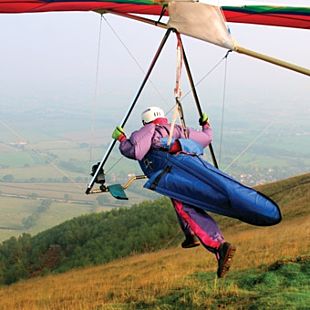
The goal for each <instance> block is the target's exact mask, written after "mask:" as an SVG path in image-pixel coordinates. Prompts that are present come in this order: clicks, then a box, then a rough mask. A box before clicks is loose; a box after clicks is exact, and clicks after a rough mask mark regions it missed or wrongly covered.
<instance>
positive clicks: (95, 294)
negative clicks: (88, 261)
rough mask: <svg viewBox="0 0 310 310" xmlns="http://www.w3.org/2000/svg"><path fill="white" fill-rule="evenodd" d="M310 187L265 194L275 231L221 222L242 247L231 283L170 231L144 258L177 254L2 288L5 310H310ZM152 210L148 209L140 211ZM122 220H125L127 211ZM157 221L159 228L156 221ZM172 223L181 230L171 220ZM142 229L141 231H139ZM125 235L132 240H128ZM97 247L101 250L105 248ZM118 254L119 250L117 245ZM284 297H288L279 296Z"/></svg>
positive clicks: (285, 186) (287, 185) (287, 186)
mask: <svg viewBox="0 0 310 310" xmlns="http://www.w3.org/2000/svg"><path fill="white" fill-rule="evenodd" d="M309 181H310V174H306V175H302V176H298V177H294V178H291V179H288V180H284V181H281V182H276V183H272V184H270V185H266V186H262V187H260V188H259V190H261V191H263V192H265V193H268V194H269V195H271V197H272V198H273V199H275V200H276V201H278V202H280V206H281V209H282V213H283V221H282V223H280V224H279V225H277V226H274V227H265V228H261V227H253V226H250V225H246V224H243V223H240V222H239V221H236V220H231V219H224V218H221V224H220V225H221V226H222V227H223V228H224V229H223V230H224V235H225V236H226V239H227V240H229V241H231V242H233V243H234V244H235V245H236V246H237V253H236V257H235V259H234V264H233V267H232V270H231V272H230V273H229V275H228V277H227V278H226V279H225V280H217V279H216V277H215V270H216V261H215V259H214V257H213V256H212V255H210V254H209V253H206V251H205V250H204V249H203V248H202V247H198V248H194V249H191V250H184V249H181V248H180V247H174V246H173V245H174V244H176V242H179V240H180V239H179V238H180V234H179V232H178V231H173V230H172V231H171V232H170V233H171V236H173V237H174V238H173V239H172V240H169V238H167V239H166V240H163V239H162V240H161V239H159V240H158V242H159V243H160V244H159V245H160V246H158V244H156V245H155V246H154V244H153V245H149V246H146V245H147V243H146V244H144V245H145V246H146V248H144V249H143V250H142V252H148V251H150V250H151V251H154V250H155V249H156V248H159V247H162V248H166V247H167V246H173V247H170V248H169V249H162V250H159V251H157V252H154V253H145V254H139V255H134V256H132V254H134V253H132V252H130V253H128V254H131V257H129V258H126V259H125V258H119V259H118V260H114V261H112V262H110V263H106V264H104V265H100V266H96V267H90V268H86V269H78V270H72V271H69V272H66V273H62V274H59V275H47V276H46V277H43V278H34V279H30V280H27V281H22V282H19V283H17V284H13V285H11V286H9V287H3V288H2V289H0V298H1V305H0V309H17V308H22V309H42V308H44V309H146V308H150V309H182V308H183V309H190V308H192V309H206V308H208V307H210V308H211V307H214V308H216V307H222V308H227V309H230V308H231V309H234V308H236V307H235V306H236V305H238V308H241V309H242V308H244V309H249V307H248V306H249V305H251V304H252V303H253V302H254V301H255V304H257V307H251V309H259V308H266V306H269V307H271V306H273V307H275V308H277V309H280V308H282V309H283V305H284V304H285V305H291V308H293V309H295V308H300V309H306V308H303V307H305V305H306V304H309V303H308V302H309V295H308V294H307V292H309V288H310V283H309V279H310V274H309V269H310V267H309V257H307V255H309V253H310V240H309V232H310V205H309V201H310V186H309V184H310V183H309ZM162 203H163V205H162V207H161V208H157V213H159V210H169V209H167V208H165V207H164V200H163V201H162ZM154 206H155V205H153V206H149V205H148V204H147V203H146V204H145V205H142V206H141V205H139V206H136V208H137V209H138V210H142V209H144V208H148V207H149V208H153V207H154ZM140 208H141V209H140ZM170 209H171V208H170ZM115 212H116V211H115V210H114V213H115ZM122 212H123V215H124V214H125V213H126V212H129V210H128V211H126V210H123V211H122ZM139 213H141V212H139ZM108 214H112V213H108ZM126 215H127V214H126ZM158 216H159V215H158ZM159 218H160V216H159ZM86 219H87V217H83V220H85V221H86ZM151 219H152V221H153V222H157V220H156V217H154V216H152V218H151ZM170 221H171V222H170V225H172V224H173V223H175V227H177V225H176V222H173V221H174V220H173V218H172V217H171V219H170ZM68 223H70V222H68ZM137 223H138V221H137V222H136V225H138V224H137ZM149 223H150V222H149ZM58 227H60V226H58ZM155 227H158V226H155ZM136 228H137V230H136V231H139V229H140V226H139V227H136ZM58 229H59V228H58ZM49 231H51V230H49ZM148 231H152V229H151V228H150V229H148ZM145 232H146V231H144V233H145ZM45 233H47V232H45ZM111 233H112V234H113V232H111ZM157 233H158V231H157ZM170 233H168V234H170ZM40 235H41V234H40ZM65 235H66V234H65V233H63V236H65ZM126 235H129V236H131V238H132V237H133V235H132V234H131V233H128V232H127V233H126V234H125V236H126ZM155 235H156V229H155ZM38 236H39V235H38ZM153 236H154V235H153ZM165 236H167V235H165ZM119 237H123V238H124V235H123V236H119ZM145 237H146V238H147V235H145ZM33 238H37V236H35V237H33ZM85 238H86V237H85ZM87 238H92V237H91V236H87ZM151 239H153V238H151ZM126 240H127V239H126V237H125V240H123V241H125V243H126ZM119 241H120V242H121V240H119ZM94 243H95V244H96V240H94ZM122 244H124V243H122ZM97 246H98V247H99V248H100V246H101V247H102V245H100V243H97ZM114 246H115V247H116V248H117V246H118V245H117V243H115V244H114ZM80 250H81V249H80ZM88 251H89V255H90V256H91V253H90V249H89V248H88ZM80 253H82V251H81V252H80ZM122 256H124V255H122ZM283 259H284V261H283ZM277 261H278V263H277V264H275V263H276V262H277ZM98 263H99V262H98ZM45 271H46V270H45ZM60 271H61V270H60ZM2 275H3V273H2ZM290 281H291V282H290ZM34 292H35V294H34ZM279 292H282V293H283V294H282V295H281V296H279ZM266 294H267V295H266ZM8 296H10V298H9V297H8ZM268 296H269V297H270V298H268ZM307 296H308V297H307ZM174 305H175V307H176V308H175V307H174ZM229 305H231V307H230V306H229ZM233 305H235V306H233Z"/></svg>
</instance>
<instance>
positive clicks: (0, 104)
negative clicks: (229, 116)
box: [0, 1, 310, 119]
mask: <svg viewBox="0 0 310 310" xmlns="http://www.w3.org/2000/svg"><path fill="white" fill-rule="evenodd" d="M282 2H283V1H282ZM300 2H301V1H300ZM304 3H305V4H307V3H309V1H304ZM105 18H106V20H103V21H102V33H101V48H100V59H99V71H98V84H97V87H98V90H97V99H96V100H95V99H94V98H95V89H96V83H95V80H96V67H97V54H98V36H99V28H100V15H98V14H96V13H87V12H78V13H70V12H68V13H64V12H62V13H40V14H17V15H10V14H3V15H1V16H0V29H1V30H0V42H1V47H0V51H1V58H0V68H1V70H0V98H1V101H0V109H3V108H6V109H7V108H9V109H10V108H14V109H16V107H20V106H21V104H24V105H25V106H26V108H27V107H28V108H33V107H36V108H38V109H40V108H43V107H44V108H45V107H58V106H59V105H61V106H63V107H64V108H66V107H68V109H74V107H76V109H81V110H88V109H90V107H92V108H93V107H95V108H96V109H99V110H100V111H101V113H103V112H104V111H106V110H107V109H109V111H110V110H111V109H112V112H111V113H112V115H115V114H116V115H119V119H122V117H123V115H124V113H125V110H126V107H127V106H128V104H129V103H130V102H131V101H132V99H133V98H134V96H135V94H136V92H137V89H138V87H139V85H140V83H141V81H142V79H143V73H142V71H141V69H140V68H139V66H138V65H137V63H136V62H138V63H139V64H140V66H142V67H143V68H144V70H145V71H146V70H147V68H148V65H149V63H150V61H151V59H152V58H153V55H154V53H155V51H156V49H157V47H158V44H159V42H160V40H161V38H162V36H163V35H164V30H162V29H159V28H155V27H153V26H150V25H145V24H142V23H139V22H135V21H131V20H127V19H124V18H122V17H118V16H113V15H106V16H105ZM229 26H230V29H231V32H232V35H233V36H234V38H235V39H236V40H237V41H238V42H239V44H240V45H241V46H244V47H247V48H249V49H253V50H256V51H258V52H262V53H265V54H268V55H271V56H275V57H279V58H280V59H283V60H286V61H289V62H293V63H296V64H299V65H301V66H305V67H308V68H309V67H310V57H309V55H310V31H309V30H302V29H290V28H283V27H269V26H257V25H241V24H232V23H230V24H229ZM111 27H112V28H113V31H112V30H111ZM115 33H117V35H118V36H119V38H121V40H122V42H123V44H124V45H125V46H126V48H127V49H128V50H130V52H131V53H132V55H134V57H135V60H133V58H132V56H130V55H129V53H128V50H127V49H126V48H125V47H124V46H123V44H122V43H120V41H119V39H118V38H117V37H116V35H115ZM183 40H184V45H185V48H186V51H187V56H188V59H189V62H190V65H191V69H192V72H193V75H194V79H195V81H198V80H199V79H201V78H202V77H203V76H204V75H206V73H207V72H208V71H209V70H210V69H211V68H213V67H214V65H215V64H216V63H218V62H219V61H220V60H221V59H222V58H223V56H224V55H225V53H226V50H225V49H222V48H219V47H217V46H212V45H210V44H209V43H206V42H202V41H199V40H196V39H192V38H185V37H184V39H183ZM175 45H176V44H175V38H174V35H173V36H171V38H170V39H169V42H168V44H167V46H166V48H165V49H164V51H163V53H162V55H161V57H160V60H159V62H158V64H157V66H156V67H155V70H154V73H153V74H152V76H151V80H152V82H153V84H148V85H147V87H146V89H145V91H144V92H143V96H142V97H141V103H140V102H139V106H138V110H139V113H140V110H141V109H143V107H145V106H149V105H154V104H156V105H161V106H163V107H165V109H166V110H167V109H168V106H170V105H171V106H172V105H173V100H174V99H173V88H174V83H175ZM224 74H225V65H224V62H222V63H221V65H219V67H218V68H217V69H216V70H215V71H214V72H213V73H212V74H210V75H209V76H208V77H207V78H206V79H205V80H203V82H202V83H201V84H200V85H199V87H198V93H199V96H200V99H201V102H202V105H203V106H204V108H205V109H207V108H208V106H211V105H216V106H217V107H218V108H219V109H220V107H221V104H222V101H223V99H222V98H223V86H224V82H223V81H224ZM183 76H185V72H184V74H183ZM182 89H183V92H184V93H186V92H187V90H188V84H187V82H186V80H184V82H183V84H182ZM309 93H310V80H309V77H306V76H304V75H301V74H298V73H295V72H291V71H289V70H287V69H283V68H280V67H276V66H274V65H271V64H268V63H264V62H262V61H260V60H256V59H253V58H250V57H248V56H245V55H239V54H237V53H231V54H230V56H229V57H228V61H227V79H226V102H228V104H230V105H231V107H232V108H233V107H234V106H236V107H238V106H242V105H248V104H251V105H253V107H254V106H256V107H260V106H265V107H266V106H267V107H268V106H272V105H275V106H278V105H280V106H283V107H285V106H287V105H290V106H291V107H292V106H295V107H296V108H298V105H299V104H302V106H304V105H305V103H308V102H309ZM188 97H189V96H188ZM187 100H188V98H187ZM95 101H96V104H95ZM192 107H193V106H192V105H191V106H189V107H188V109H189V110H190V109H192ZM305 112H307V113H309V110H308V111H305Z"/></svg>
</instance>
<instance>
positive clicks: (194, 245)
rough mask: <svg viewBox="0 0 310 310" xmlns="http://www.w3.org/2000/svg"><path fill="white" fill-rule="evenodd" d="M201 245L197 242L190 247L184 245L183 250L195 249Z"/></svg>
mask: <svg viewBox="0 0 310 310" xmlns="http://www.w3.org/2000/svg"><path fill="white" fill-rule="evenodd" d="M199 245H200V243H199V242H196V243H192V244H189V245H186V246H183V245H182V248H183V249H189V248H195V247H196V246H199Z"/></svg>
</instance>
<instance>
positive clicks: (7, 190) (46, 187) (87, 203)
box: [0, 182, 155, 241]
mask: <svg viewBox="0 0 310 310" xmlns="http://www.w3.org/2000/svg"><path fill="white" fill-rule="evenodd" d="M85 186H86V185H85V184H82V183H74V184H71V183H4V182H2V183H0V212H1V217H0V241H3V240H5V239H8V238H9V237H11V236H18V235H20V234H22V233H23V232H27V233H30V234H35V233H38V232H40V231H43V230H46V229H48V228H50V227H53V226H55V225H57V224H60V223H62V222H64V221H65V220H68V219H71V218H73V217H76V216H79V215H82V214H87V213H91V212H101V211H107V210H110V209H112V208H115V207H121V206H124V205H127V204H128V202H127V201H122V200H116V199H114V198H112V196H110V194H109V193H105V194H101V195H85V193H84V192H85ZM136 186H138V188H139V187H141V186H142V183H137V184H136ZM139 191H141V189H137V188H136V190H135V188H133V189H132V190H129V191H127V195H128V197H129V199H130V200H129V201H130V203H131V204H134V203H139V202H141V201H143V200H146V199H147V194H148V193H147V191H146V190H144V191H142V193H144V192H145V195H142V194H140V193H139ZM151 194H152V193H151ZM99 196H103V197H104V202H103V203H101V204H99V203H98V201H97V198H98V197H99ZM153 196H154V197H155V195H153ZM44 201H45V202H48V203H49V206H48V208H45V209H44V210H42V209H40V206H41V205H42V203H44ZM27 219H28V221H27ZM30 219H32V220H31V222H29V220H30ZM27 223H28V225H27Z"/></svg>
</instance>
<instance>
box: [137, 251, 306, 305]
mask: <svg viewBox="0 0 310 310" xmlns="http://www.w3.org/2000/svg"><path fill="white" fill-rule="evenodd" d="M189 280H190V281H189V283H191V285H188V286H186V287H180V289H179V290H176V291H175V292H173V293H172V294H170V295H168V296H162V297H160V298H157V300H156V301H155V302H154V301H152V302H150V303H147V302H144V303H143V304H138V305H136V309H167V310H168V309H180V310H181V309H184V310H185V309H251V310H255V309H309V305H310V294H309V290H310V257H309V256H308V257H307V256H305V257H299V258H296V259H291V260H287V261H279V262H276V263H275V264H273V265H271V266H268V267H266V266H261V267H260V268H258V269H249V270H244V271H239V272H232V273H230V276H229V278H227V279H225V278H224V279H216V278H215V276H214V273H209V272H199V273H196V274H193V275H192V276H191V277H190V279H189Z"/></svg>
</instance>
